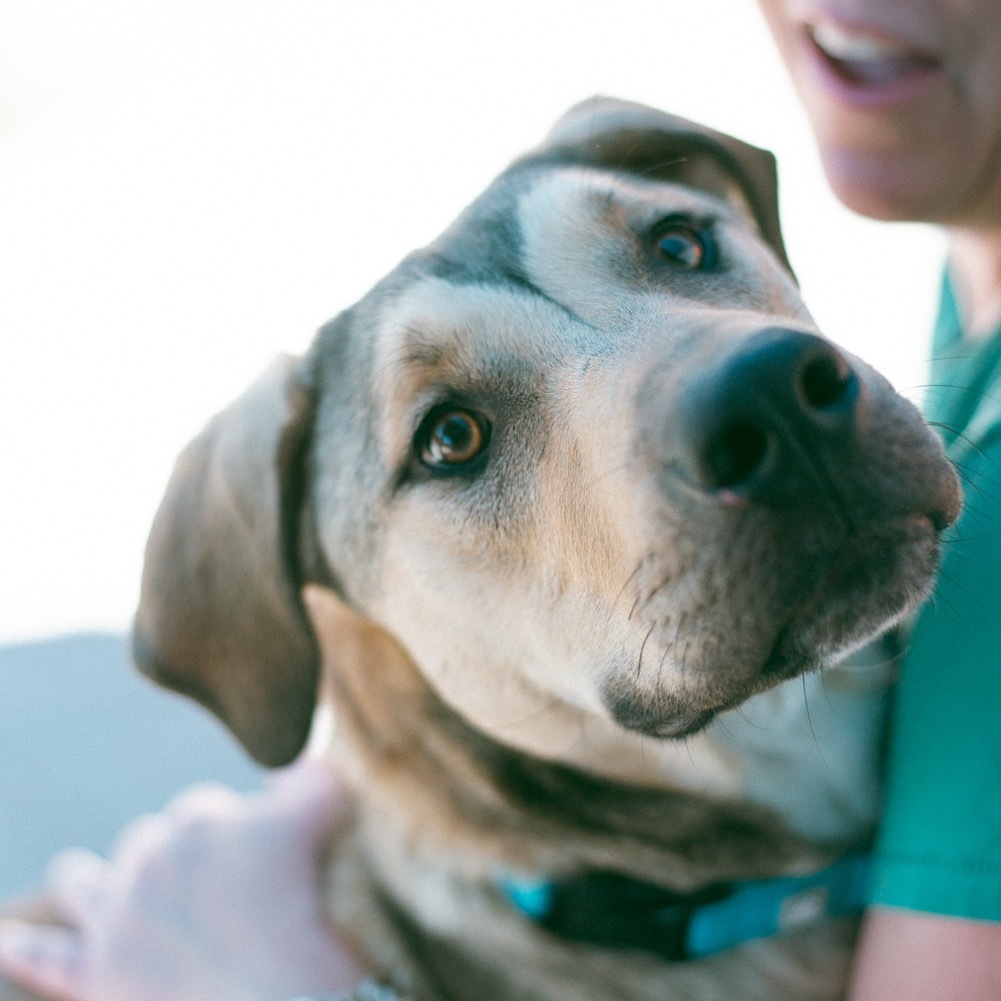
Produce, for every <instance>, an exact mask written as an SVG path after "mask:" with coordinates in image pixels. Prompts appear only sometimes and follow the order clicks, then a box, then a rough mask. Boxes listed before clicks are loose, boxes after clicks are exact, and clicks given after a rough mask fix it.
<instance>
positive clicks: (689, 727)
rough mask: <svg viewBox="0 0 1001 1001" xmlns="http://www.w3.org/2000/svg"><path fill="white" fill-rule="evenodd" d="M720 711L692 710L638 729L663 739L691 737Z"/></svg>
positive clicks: (650, 735) (649, 735)
mask: <svg viewBox="0 0 1001 1001" xmlns="http://www.w3.org/2000/svg"><path fill="white" fill-rule="evenodd" d="M720 711H721V709H703V710H693V711H692V712H689V713H684V714H682V715H680V716H675V717H673V718H672V719H666V720H658V721H657V722H655V723H654V722H651V723H647V724H645V725H642V726H639V727H637V728H636V729H638V730H640V732H641V733H644V734H646V735H647V736H648V737H658V738H660V739H662V740H672V739H675V740H676V739H678V738H680V737H689V736H691V735H692V734H693V733H698V731H699V730H702V729H704V728H705V727H706V726H708V725H709V724H710V723H711V722H712V721H713V720H714V719H715V718H716V716H717V715H718V714H719V713H720Z"/></svg>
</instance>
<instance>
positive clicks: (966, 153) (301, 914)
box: [0, 0, 1001, 1001]
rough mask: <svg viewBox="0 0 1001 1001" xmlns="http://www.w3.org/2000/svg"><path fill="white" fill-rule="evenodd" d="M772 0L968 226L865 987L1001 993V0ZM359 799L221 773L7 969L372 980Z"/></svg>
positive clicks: (96, 979)
mask: <svg viewBox="0 0 1001 1001" xmlns="http://www.w3.org/2000/svg"><path fill="white" fill-rule="evenodd" d="M759 5H760V7H761V8H762V11H763V13H764V16H765V18H766V20H767V22H768V24H769V26H770V28H771V29H772V32H773V34H774V36H775V39H776V42H777V44H778V47H779V50H780V52H781V54H782V56H783V58H784V60H785V62H786V64H787V66H788V68H789V70H790V73H791V76H792V79H793V82H794V85H795V86H796V88H797V90H798V92H799V94H800V96H801V98H802V100H803V102H804V104H805V106H806V108H807V111H808V114H809V116H810V119H811V122H812V125H813V128H814V132H815V136H816V139H817V143H818V146H819V149H820V153H821V157H822V160H823V163H824V167H825V170H826V173H827V176H828V179H829V181H830V183H831V185H832V187H833V189H834V191H835V193H836V194H837V195H838V196H839V197H840V198H841V200H842V201H844V203H845V204H846V205H848V206H849V207H850V208H852V209H854V210H856V211H858V212H861V213H864V214H866V215H869V216H872V217H874V218H877V219H886V220H890V219H901V220H902V219H912V220H922V221H926V222H932V223H937V224H940V225H942V226H944V227H945V228H946V229H947V231H948V233H949V236H950V253H949V260H948V268H947V275H946V278H945V283H944V288H943V295H942V306H941V312H940V316H939V320H938V323H937V329H936V335H935V341H934V353H935V362H934V368H933V375H932V386H931V387H930V392H929V402H928V412H929V418H930V419H931V420H932V421H933V422H934V423H935V424H937V425H938V426H939V427H940V428H941V429H942V431H943V434H944V437H945V441H946V443H947V447H948V449H949V452H950V455H951V457H952V458H953V459H954V461H956V463H957V465H958V467H959V469H960V470H961V472H962V474H963V476H964V479H965V480H966V482H967V492H966V493H967V505H966V509H965V511H964V514H963V516H962V519H961V521H960V524H959V530H958V532H957V534H956V537H955V539H954V541H953V542H952V543H951V545H950V547H949V549H948V551H947V554H946V558H945V561H944V565H943V570H942V574H941V578H940V583H939V587H938V589H937V593H936V597H935V599H934V600H933V601H932V602H931V603H930V604H929V605H928V606H926V609H925V610H924V611H923V613H922V614H921V616H920V617H919V619H918V621H917V623H916V625H915V627H914V630H913V633H912V634H911V636H910V640H909V649H908V652H907V656H906V659H905V664H904V668H903V671H902V680H901V684H900V686H899V696H898V705H897V709H896V713H895V721H894V727H893V740H892V748H891V754H890V763H889V766H888V792H887V804H886V816H885V819H884V822H883V826H882V830H881V833H880V837H879V842H878V845H877V854H876V873H875V879H874V887H873V895H872V900H871V906H870V908H869V911H868V912H867V915H866V918H865V921H864V924H863V931H862V935H861V938H860V944H859V948H858V953H857V959H856V963H855V969H854V973H853V977H852V983H851V988H850V992H851V998H852V999H853V1001H872V999H879V1001H887V999H891V998H907V999H909V1001H932V999H935V1001H951V999H957V1001H958V999H960V998H962V999H963V1001H986V999H989V998H1001V728H999V727H997V726H996V725H995V724H994V721H993V719H992V718H991V714H993V713H994V712H996V707H997V706H998V705H1001V670H999V669H998V668H999V665H998V662H997V661H998V656H999V654H998V651H1001V614H998V611H997V609H996V607H994V603H995V602H996V601H997V597H996V595H997V590H998V589H997V584H998V579H997V573H998V571H997V570H996V568H998V567H1001V517H999V515H1001V499H999V498H1001V493H999V492H998V483H999V482H1001V472H998V471H999V470H1001V73H998V67H999V66H1001V9H999V8H998V4H997V0H949V2H941V0H759ZM283 782H286V783H289V786H288V792H289V793H290V794H289V795H285V794H284V793H283V792H282V783H283ZM293 790H294V794H292V791H293ZM337 804H338V793H337V789H336V781H335V780H334V779H333V777H332V776H331V775H330V774H329V773H327V772H325V771H324V770H323V768H322V767H320V766H317V765H316V764H315V763H313V762H310V761H309V760H306V761H303V762H301V763H300V764H298V765H296V766H294V767H293V768H292V769H290V770H289V771H288V772H287V773H285V774H284V775H282V776H280V778H279V780H278V782H277V784H276V785H275V786H273V787H272V788H271V789H270V790H269V791H267V792H266V793H264V794H263V795H261V796H259V797H256V798H255V797H249V798H243V799H241V798H237V797H233V796H232V794H227V793H224V792H222V791H219V790H215V791H214V792H205V791H203V792H202V793H200V794H197V795H196V796H195V797H194V798H190V797H189V798H187V799H185V800H183V801H182V802H181V803H180V804H179V805H177V806H175V807H172V808H170V809H169V810H168V811H167V813H166V814H165V815H164V816H163V817H161V818H159V819H158V820H154V821H149V820H147V821H142V822H140V824H139V825H138V827H137V828H134V829H133V830H132V831H131V832H129V833H128V834H127V835H126V836H125V838H124V840H123V842H122V843H121V845H120V846H119V848H118V850H117V852H116V853H115V855H114V856H113V858H112V861H111V862H110V863H104V862H101V861H100V860H96V859H95V858H94V857H93V856H88V855H80V854H79V853H77V854H74V855H70V856H64V857H63V858H62V859H61V860H59V861H57V863H56V866H55V869H54V872H53V888H54V892H55V893H56V894H57V897H58V898H59V899H60V900H61V901H62V902H63V903H64V905H65V908H66V910H67V914H68V916H69V917H70V918H71V919H72V918H74V917H75V918H76V919H77V921H78V926H77V927H76V928H57V927H42V928H30V927H26V926H23V925H17V924H14V925H7V926H6V928H5V929H2V930H0V970H2V971H4V972H5V973H7V974H8V975H9V976H11V977H14V978H16V979H17V980H19V981H20V982H21V983H23V984H25V985H27V986H29V987H31V988H34V989H36V990H39V991H41V992H42V993H43V994H47V995H49V996H52V997H55V998H59V999H62V1001H96V999H98V998H100V999H101V1001H187V999H189V998H192V999H193V998H196V997H197V998H199V999H206V998H211V999H213V1001H278V999H281V998H284V997H287V996H289V995H290V994H294V993H300V994H301V993H302V992H303V991H310V990H318V989H321V988H322V989H324V990H327V991H339V990H350V989H351V985H352V984H354V983H355V982H356V981H357V980H358V979H359V978H360V977H361V976H362V971H361V970H359V969H358V966H357V964H356V963H355V962H354V960H353V958H352V957H351V954H350V951H349V950H348V948H347V946H346V945H345V944H344V943H343V942H339V941H337V940H336V939H335V938H334V937H333V934H332V932H330V930H329V929H328V928H327V927H326V926H325V924H324V922H323V917H322V913H321V912H320V903H319V901H318V897H317V893H318V891H317V887H318V885H319V882H318V880H317V878H316V875H317V868H318V866H319V865H320V864H321V861H322V854H323V838H322V833H321V832H322V829H323V824H322V823H319V818H323V817H329V815H330V814H331V813H332V812H334V813H335V812H336V810H337ZM223 835H224V836H225V841H224V842H223V840H222V836H223ZM223 843H225V850H223V848H222V845H223ZM276 848H277V849H278V850H277V851H276ZM181 880H183V882H180V881H181ZM279 885H281V886H282V887H283V888H284V889H283V893H282V894H280V895H279V894H276V893H275V888H276V887H278V886H279ZM182 891H183V892H182ZM282 897H284V898H285V903H284V904H283V905H282V906H283V907H284V908H285V910H284V911H283V912H276V910H275V909H274V906H277V902H278V901H279V899H280V898H282ZM262 899H266V900H268V901H269V904H268V906H267V907H264V908H262V907H260V906H259V901H260V900H262ZM273 905H274V906H273ZM223 910H225V914H226V915H227V920H226V921H218V920H217V919H218V918H219V916H220V913H221V912H222V911H223ZM238 911H239V919H238V920H239V923H238V924H237V925H235V926H234V925H233V923H232V921H233V915H234V914H235V913H236V912H238ZM279 931H281V933H280V934H279ZM345 996H348V995H345Z"/></svg>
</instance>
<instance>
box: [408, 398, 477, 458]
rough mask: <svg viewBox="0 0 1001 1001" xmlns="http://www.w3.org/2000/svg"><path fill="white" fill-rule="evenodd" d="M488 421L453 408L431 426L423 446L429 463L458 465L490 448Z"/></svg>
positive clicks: (423, 454) (422, 451)
mask: <svg viewBox="0 0 1001 1001" xmlns="http://www.w3.org/2000/svg"><path fill="white" fill-rule="evenodd" d="M486 444H487V425H486V423H485V421H484V420H483V419H482V418H480V417H477V416H476V415H474V414H471V413H469V412H468V411H466V410H449V411H447V412H446V413H444V414H442V415H441V416H439V417H438V418H436V419H435V421H434V423H432V424H431V425H430V427H429V428H428V431H427V435H426V437H425V440H424V445H423V447H422V448H421V461H422V462H424V463H425V464H426V465H428V466H437V467H439V468H442V467H454V466H460V465H463V464H465V463H467V462H471V461H472V460H473V459H475V458H476V457H477V456H478V455H479V454H480V453H481V452H482V451H483V449H484V448H485V447H486Z"/></svg>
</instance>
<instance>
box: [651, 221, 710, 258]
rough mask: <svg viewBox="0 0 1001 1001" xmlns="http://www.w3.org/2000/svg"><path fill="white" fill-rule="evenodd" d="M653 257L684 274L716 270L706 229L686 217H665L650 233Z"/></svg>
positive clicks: (706, 227) (708, 233)
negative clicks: (654, 254)
mask: <svg viewBox="0 0 1001 1001" xmlns="http://www.w3.org/2000/svg"><path fill="white" fill-rule="evenodd" d="M653 245H654V250H655V251H656V253H657V256H658V257H659V258H660V259H661V260H663V261H667V262H668V263H669V264H671V265H672V266H674V267H677V268H682V269H684V270H686V271H712V270H713V269H714V268H715V267H716V242H715V240H714V239H713V235H712V232H711V230H710V228H709V227H708V226H702V225H699V224H698V223H696V222H695V221H694V220H692V219H690V218H689V217H688V216H680V215H678V216H669V217H668V218H667V219H664V220H663V221H662V222H661V223H660V224H659V225H658V226H657V227H656V228H655V229H654V233H653Z"/></svg>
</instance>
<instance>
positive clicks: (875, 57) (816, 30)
mask: <svg viewBox="0 0 1001 1001" xmlns="http://www.w3.org/2000/svg"><path fill="white" fill-rule="evenodd" d="M803 30H804V31H805V34H806V36H807V37H808V38H809V40H810V44H811V45H812V46H813V48H814V50H815V51H816V52H817V54H818V56H819V57H820V58H821V59H822V60H823V61H824V63H825V64H826V65H828V66H829V67H830V68H831V70H832V71H833V72H834V73H835V74H836V75H837V76H838V77H839V78H840V79H841V80H842V81H843V82H844V83H845V84H847V85H849V86H851V87H855V88H865V89H867V90H869V92H870V93H872V94H873V95H876V94H878V93H879V92H880V91H882V92H883V93H884V94H885V95H887V96H889V95H890V91H889V90H888V89H887V88H890V87H893V88H895V89H896V90H900V89H901V88H902V87H904V86H912V85H913V84H914V83H915V82H917V81H920V80H922V79H928V78H929V74H931V73H934V72H936V71H938V70H941V69H942V62H941V60H940V58H939V56H938V54H937V53H936V50H935V48H934V47H933V46H931V45H927V44H925V43H924V42H923V41H922V40H919V39H918V38H916V37H914V36H913V34H910V35H905V34H902V33H898V32H895V31H893V30H891V29H889V28H886V27H883V26H881V25H880V26H877V25H875V24H863V23H860V22H857V21H853V20H850V19H843V18H839V17H834V16H832V15H831V14H828V13H826V12H818V13H816V14H808V15H806V16H804V18H803ZM873 88H876V89H875V90H874V89H873Z"/></svg>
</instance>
